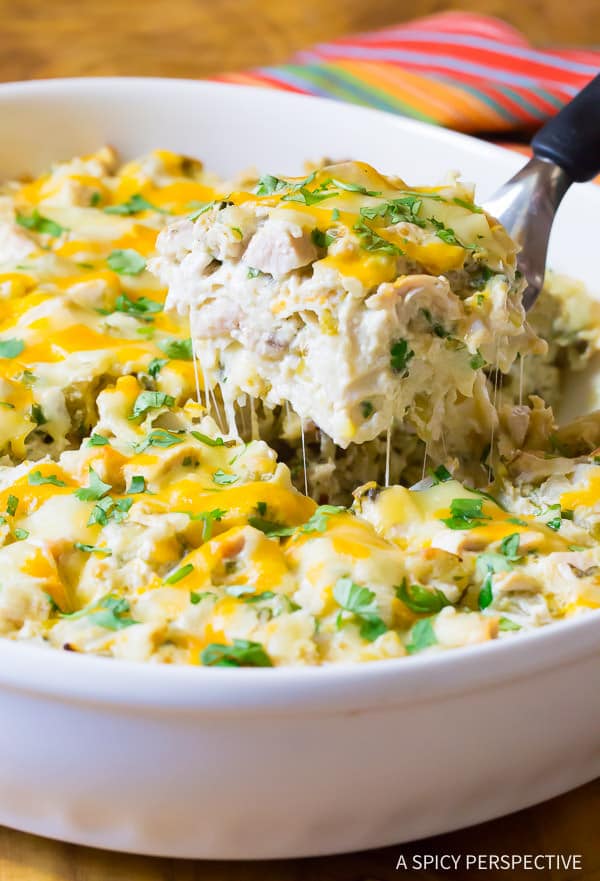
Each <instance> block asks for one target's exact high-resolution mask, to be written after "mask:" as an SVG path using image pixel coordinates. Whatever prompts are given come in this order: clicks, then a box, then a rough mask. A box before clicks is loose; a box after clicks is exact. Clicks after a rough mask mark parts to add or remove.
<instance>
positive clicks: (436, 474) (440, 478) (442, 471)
mask: <svg viewBox="0 0 600 881" xmlns="http://www.w3.org/2000/svg"><path fill="white" fill-rule="evenodd" d="M431 477H432V478H433V481H434V484H435V485H436V486H437V485H438V484H439V483H447V481H448V480H452V475H451V474H450V472H449V471H448V469H447V468H446V466H445V465H438V467H437V468H436V469H435V470H434V471H432V472H431Z"/></svg>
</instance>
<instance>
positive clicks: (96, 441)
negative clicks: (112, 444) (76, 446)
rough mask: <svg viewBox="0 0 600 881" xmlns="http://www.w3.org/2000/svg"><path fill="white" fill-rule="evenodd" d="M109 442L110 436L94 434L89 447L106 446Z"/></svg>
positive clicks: (88, 443)
mask: <svg viewBox="0 0 600 881" xmlns="http://www.w3.org/2000/svg"><path fill="white" fill-rule="evenodd" d="M108 442H109V441H108V438H107V437H104V435H103V434H93V435H92V436H91V438H90V439H89V441H88V442H87V445H88V447H105V446H106V444H107V443H108Z"/></svg>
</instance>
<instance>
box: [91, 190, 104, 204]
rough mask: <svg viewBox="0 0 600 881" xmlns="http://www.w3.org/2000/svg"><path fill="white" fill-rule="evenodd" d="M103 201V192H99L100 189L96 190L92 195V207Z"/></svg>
mask: <svg viewBox="0 0 600 881" xmlns="http://www.w3.org/2000/svg"><path fill="white" fill-rule="evenodd" d="M101 201H102V193H99V192H98V190H96V191H95V192H94V193H92V195H91V196H90V208H97V207H98V205H99V204H100V202H101Z"/></svg>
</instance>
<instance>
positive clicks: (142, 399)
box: [129, 392, 175, 419]
mask: <svg viewBox="0 0 600 881" xmlns="http://www.w3.org/2000/svg"><path fill="white" fill-rule="evenodd" d="M174 403H175V398H174V397H172V396H171V395H167V394H165V393H164V392H140V394H139V395H138V396H137V398H136V400H135V403H134V405H133V412H132V413H131V416H129V419H138V418H139V417H140V416H143V415H144V414H145V413H147V412H148V411H149V410H160V408H161V407H172V406H173V404H174Z"/></svg>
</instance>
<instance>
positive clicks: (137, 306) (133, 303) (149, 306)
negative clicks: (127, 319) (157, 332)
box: [114, 294, 163, 317]
mask: <svg viewBox="0 0 600 881" xmlns="http://www.w3.org/2000/svg"><path fill="white" fill-rule="evenodd" d="M114 311H115V312H124V313H125V314H126V315H136V316H138V317H143V316H147V315H154V314H156V313H157V312H162V311H163V304H162V303H157V301H156V300H152V299H151V298H150V297H138V298H137V300H132V299H131V297H129V296H128V295H127V294H119V296H118V297H117V299H116V300H115V309H114Z"/></svg>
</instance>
